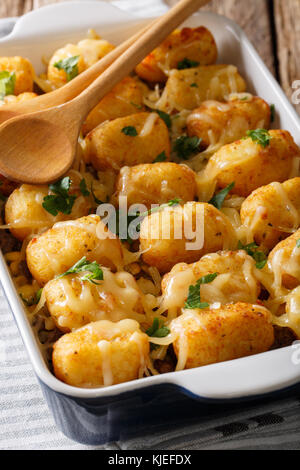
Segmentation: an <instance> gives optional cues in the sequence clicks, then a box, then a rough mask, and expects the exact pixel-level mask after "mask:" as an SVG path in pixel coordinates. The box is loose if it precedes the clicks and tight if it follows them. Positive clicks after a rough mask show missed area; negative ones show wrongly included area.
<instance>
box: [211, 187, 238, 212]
mask: <svg viewBox="0 0 300 470" xmlns="http://www.w3.org/2000/svg"><path fill="white" fill-rule="evenodd" d="M234 186H235V182H233V183H231V184H229V185H228V186H227V187H226V188H224V189H222V191H220V192H219V193H218V194H216V195H215V196H214V197H213V198H212V199H211V200H210V201H209V202H208V203H209V204H212V205H213V206H215V207H216V208H217V209H219V210H220V209H221V208H222V206H223V204H224V201H225V199H226V197H227V196H228V194H229V193H230V191H231V190H232V189H233V188H234Z"/></svg>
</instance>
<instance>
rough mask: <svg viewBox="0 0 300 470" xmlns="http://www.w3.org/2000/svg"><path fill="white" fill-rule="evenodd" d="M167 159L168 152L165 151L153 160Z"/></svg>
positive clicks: (154, 161) (156, 161)
mask: <svg viewBox="0 0 300 470" xmlns="http://www.w3.org/2000/svg"><path fill="white" fill-rule="evenodd" d="M166 160H167V155H166V152H165V151H163V152H161V153H160V154H159V155H157V157H156V159H155V160H153V163H158V162H165V161H166Z"/></svg>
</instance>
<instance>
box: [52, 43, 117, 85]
mask: <svg viewBox="0 0 300 470" xmlns="http://www.w3.org/2000/svg"><path fill="white" fill-rule="evenodd" d="M113 48H114V46H113V45H112V44H110V43H109V42H107V41H105V40H102V39H84V40H82V41H80V42H79V43H78V44H67V45H66V46H64V47H62V48H61V49H58V50H57V51H55V52H54V54H53V56H52V57H51V59H50V61H49V65H48V70H47V78H48V80H49V81H50V82H51V83H52V84H53V85H54V86H55V88H60V87H61V86H63V85H65V84H66V83H67V81H68V76H67V73H66V70H64V69H60V68H57V67H56V66H55V64H57V63H58V62H60V61H62V60H64V59H70V58H71V57H78V61H77V63H76V72H77V73H76V74H80V73H82V72H84V70H86V69H87V68H88V67H90V66H91V65H93V64H94V63H96V62H97V61H98V60H99V59H101V58H102V57H104V56H105V55H106V54H108V53H109V52H110V51H111V50H112V49H113ZM75 76H76V75H75Z"/></svg>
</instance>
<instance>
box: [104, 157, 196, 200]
mask: <svg viewBox="0 0 300 470" xmlns="http://www.w3.org/2000/svg"><path fill="white" fill-rule="evenodd" d="M196 193H197V185H196V174H195V173H194V172H193V170H191V169H190V168H189V167H187V166H186V165H178V164H177V163H171V162H162V163H153V164H151V163H145V164H143V165H137V166H133V167H128V166H125V167H123V168H122V169H121V171H120V173H119V176H118V178H117V182H116V192H115V194H114V196H113V199H112V202H113V204H116V205H118V198H119V197H120V196H127V204H128V206H131V205H132V204H144V205H145V206H147V207H148V209H150V207H151V204H163V203H166V202H168V201H170V200H172V199H174V198H179V199H181V200H182V201H183V202H188V201H193V200H194V199H195V196H196Z"/></svg>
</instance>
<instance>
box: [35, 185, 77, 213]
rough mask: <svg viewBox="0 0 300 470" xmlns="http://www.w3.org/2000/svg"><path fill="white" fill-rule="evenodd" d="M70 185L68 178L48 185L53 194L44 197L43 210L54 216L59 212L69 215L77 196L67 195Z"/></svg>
mask: <svg viewBox="0 0 300 470" xmlns="http://www.w3.org/2000/svg"><path fill="white" fill-rule="evenodd" d="M70 185H71V180H70V178H69V177H68V176H66V177H65V178H62V179H61V180H59V181H57V182H56V183H53V184H50V186H49V189H50V191H52V192H53V193H54V194H51V195H49V196H45V197H44V199H43V204H42V206H43V208H44V209H45V210H46V211H47V212H49V213H50V214H52V215H54V216H56V215H57V214H58V213H59V212H61V213H63V214H71V212H72V208H73V205H74V202H75V199H76V197H77V196H75V195H70V194H69V189H70Z"/></svg>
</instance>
